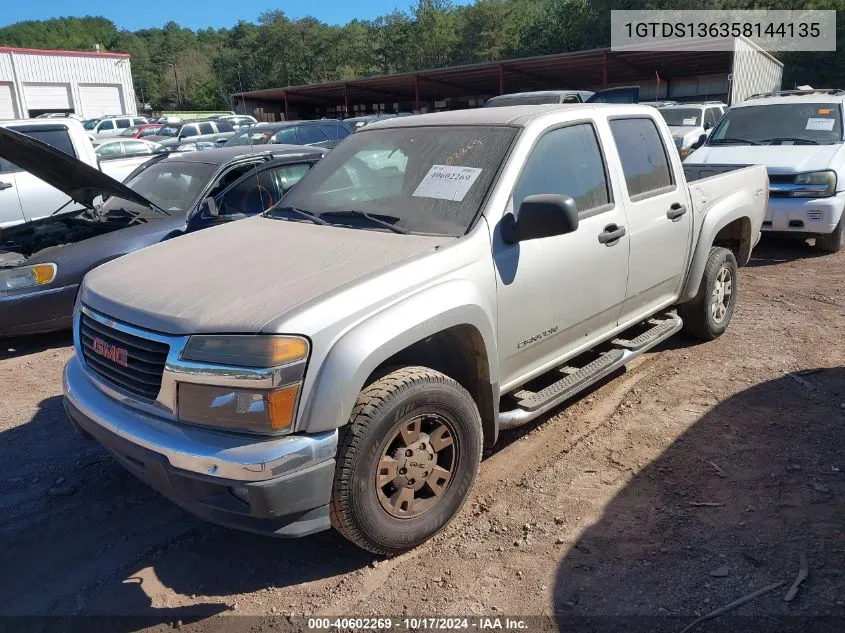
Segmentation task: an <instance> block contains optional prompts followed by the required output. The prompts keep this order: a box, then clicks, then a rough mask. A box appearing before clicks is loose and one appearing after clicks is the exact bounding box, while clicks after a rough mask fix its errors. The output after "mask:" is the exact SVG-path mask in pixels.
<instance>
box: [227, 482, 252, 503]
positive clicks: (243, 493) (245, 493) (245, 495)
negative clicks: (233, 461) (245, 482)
mask: <svg viewBox="0 0 845 633" xmlns="http://www.w3.org/2000/svg"><path fill="white" fill-rule="evenodd" d="M229 492H231V493H232V496H233V497H235V498H236V499H237V500H238V501H242V502H243V503H245V504H247V505H249V489H248V488H247V487H246V486H232V487H231V488H229Z"/></svg>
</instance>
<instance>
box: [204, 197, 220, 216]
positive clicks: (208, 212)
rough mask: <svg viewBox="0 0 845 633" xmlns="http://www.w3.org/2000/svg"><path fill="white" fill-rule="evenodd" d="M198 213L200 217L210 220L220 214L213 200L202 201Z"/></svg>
mask: <svg viewBox="0 0 845 633" xmlns="http://www.w3.org/2000/svg"><path fill="white" fill-rule="evenodd" d="M200 211H202V215H204V216H206V217H211V218H216V217H217V216H218V215H219V214H220V211H219V210H218V209H217V202H216V201H215V200H214V198H206V199H205V200H203V201H202V207H200Z"/></svg>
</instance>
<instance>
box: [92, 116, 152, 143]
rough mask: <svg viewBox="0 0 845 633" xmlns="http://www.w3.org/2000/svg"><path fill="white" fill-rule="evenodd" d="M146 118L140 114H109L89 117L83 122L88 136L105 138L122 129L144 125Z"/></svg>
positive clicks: (118, 132) (120, 131)
mask: <svg viewBox="0 0 845 633" xmlns="http://www.w3.org/2000/svg"><path fill="white" fill-rule="evenodd" d="M146 123H147V120H146V119H145V118H144V117H140V116H109V117H102V118H100V119H89V120H87V121H85V122H84V123H83V126H84V127H85V130H86V131H87V132H88V134H89V136H90V138H91V139H92V140H93V139H96V138H106V137H110V136H117V135H118V134H120V133H122V132H123V130H127V129H129V128H131V127H134V126H137V125H145V124H146Z"/></svg>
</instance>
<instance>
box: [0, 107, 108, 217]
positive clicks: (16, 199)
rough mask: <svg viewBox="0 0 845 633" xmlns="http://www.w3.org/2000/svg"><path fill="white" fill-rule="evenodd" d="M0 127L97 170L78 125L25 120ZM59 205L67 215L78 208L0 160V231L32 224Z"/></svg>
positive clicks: (34, 178) (64, 122)
mask: <svg viewBox="0 0 845 633" xmlns="http://www.w3.org/2000/svg"><path fill="white" fill-rule="evenodd" d="M0 127H2V128H7V129H11V130H14V131H16V132H20V133H21V134H26V135H27V136H30V137H32V138H34V139H37V140H39V141H41V142H43V143H47V144H48V145H51V146H53V147H55V148H56V149H58V150H61V151H63V152H65V153H66V154H68V155H69V156H72V157H74V158H77V159H79V160H81V161H82V162H84V163H86V164H87V165H90V166H92V167H97V155H96V154H95V153H94V148H93V147H92V146H91V142H90V141H89V140H88V136H87V135H86V134H85V130H84V129H83V127H82V124H81V123H80V122H79V121H76V120H74V119H67V118H63V119H58V118H50V119H25V120H19V121H3V122H0ZM62 205H68V206H67V207H66V209H65V210H67V211H70V210H74V209H80V208H81V207H80V206H79V205H77V204H76V203H75V202H73V201H72V200H71V198H70V197H69V196H68V195H67V194H65V193H63V192H62V191H60V190H58V189H56V188H55V187H53V186H51V185H50V184H48V182H45V181H44V180H42V179H40V178H39V177H38V176H36V175H35V174H33V173H30V172H28V171H26V170H25V169H23V168H21V167H20V166H19V165H16V164H14V163H13V162H10V161H9V160H6V159H4V158H2V157H0V227H5V226H9V225H12V224H18V223H20V222H24V221H27V220H35V219H37V218H40V217H43V216H45V215H49V214H50V213H52V212H53V211H55V210H56V209H58V208H59V207H61V206H62Z"/></svg>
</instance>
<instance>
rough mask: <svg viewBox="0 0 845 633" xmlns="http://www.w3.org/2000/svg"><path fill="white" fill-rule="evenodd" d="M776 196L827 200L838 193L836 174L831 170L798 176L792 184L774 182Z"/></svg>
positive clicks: (772, 188) (772, 185)
mask: <svg viewBox="0 0 845 633" xmlns="http://www.w3.org/2000/svg"><path fill="white" fill-rule="evenodd" d="M769 190H770V191H771V192H772V193H773V194H774V195H779V196H787V197H792V198H827V197H829V196H832V195H834V194H835V193H836V172H835V171H833V170H830V169H825V170H823V171H811V172H807V173H804V174H796V175H795V177H794V178H793V180H792V182H773V183H770V185H769Z"/></svg>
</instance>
